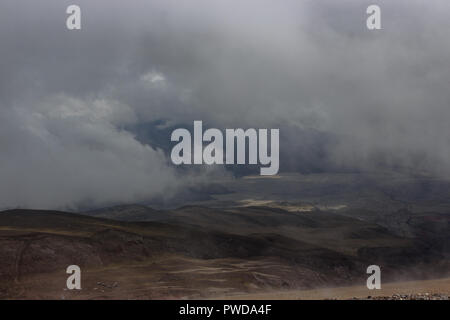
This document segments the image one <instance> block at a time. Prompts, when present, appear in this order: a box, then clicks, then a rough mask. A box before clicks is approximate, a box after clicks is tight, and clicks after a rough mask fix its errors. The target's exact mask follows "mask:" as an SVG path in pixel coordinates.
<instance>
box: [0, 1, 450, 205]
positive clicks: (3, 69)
mask: <svg viewBox="0 0 450 320" xmlns="http://www.w3.org/2000/svg"><path fill="white" fill-rule="evenodd" d="M377 2H378V4H379V5H380V6H381V8H382V27H383V30H380V31H368V30H367V29H366V27H365V18H366V15H365V10H366V7H367V6H368V5H369V4H372V2H368V1H356V0H355V1H350V0H347V1H331V0H327V1H300V0H285V1H269V0H267V1H266V0H247V1H237V0H236V1H207V0H189V1H175V0H155V1H143V0H142V1H139V0H131V1H126V2H124V1H106V0H104V1H85V0H83V1H77V4H78V5H80V6H81V8H82V30H80V31H68V30H66V29H65V19H66V14H65V10H66V8H67V6H68V5H69V4H72V2H71V1H50V0H42V1H38V2H37V1H31V0H30V1H25V0H4V1H2V4H1V10H0V41H1V46H0V108H1V109H0V121H1V126H0V133H1V134H0V148H1V157H0V179H1V181H2V184H1V189H0V207H15V206H23V207H42V208H63V207H77V206H80V205H84V204H86V203H91V204H93V205H102V204H106V203H111V202H133V201H143V200H145V199H148V198H149V197H153V196H158V195H166V196H167V195H170V194H173V193H176V192H177V188H182V187H183V186H185V185H186V184H188V185H189V184H192V183H195V182H196V181H197V180H196V179H200V180H202V179H204V178H202V175H198V174H196V178H193V177H192V176H191V175H187V174H186V175H185V174H181V176H180V173H179V172H176V171H175V170H174V168H173V166H172V165H171V164H170V162H169V161H168V159H167V157H166V156H165V155H164V153H163V152H162V151H161V150H159V149H158V148H152V147H151V146H149V145H146V144H144V143H143V142H142V141H141V140H140V139H138V138H137V137H135V136H134V135H133V134H132V133H131V132H130V131H128V130H126V129H125V128H130V127H133V126H139V125H140V124H145V123H148V122H152V121H155V120H158V119H165V120H167V121H169V122H170V123H171V124H175V125H176V124H177V123H180V124H181V123H182V124H185V123H190V122H191V121H192V120H203V121H205V122H207V123H208V124H210V125H211V126H217V127H228V128H237V127H255V128H258V127H262V128H280V129H281V130H280V132H281V136H282V140H281V141H280V142H281V146H280V148H281V150H280V152H281V157H282V158H281V159H280V162H281V163H282V167H281V170H300V171H305V172H308V171H309V170H310V169H311V168H310V166H315V168H314V170H316V169H317V170H338V169H339V168H345V169H374V168H392V167H394V168H402V169H405V170H412V171H416V172H417V171H420V172H428V173H431V174H434V175H436V176H440V177H442V176H445V177H448V176H450V164H449V162H448V159H449V158H450V147H449V144H450V134H449V133H450V132H449V131H450V130H449V128H448V119H450V93H449V90H448V86H449V84H450V71H449V70H450V68H449V67H450V58H449V57H450V42H449V41H448V34H449V32H450V21H449V20H448V16H449V13H450V3H449V2H448V1H446V0H431V1H424V0H422V1H417V0H415V1H406V0H404V1H377ZM283 128H285V131H284V132H286V133H283ZM168 143H169V141H168ZM283 164H284V167H283ZM317 166H319V167H320V168H316V167H317ZM217 171H219V172H220V169H218V170H217ZM206 174H214V172H213V173H210V172H208V173H206Z"/></svg>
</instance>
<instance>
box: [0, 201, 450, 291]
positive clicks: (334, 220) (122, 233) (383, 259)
mask: <svg viewBox="0 0 450 320" xmlns="http://www.w3.org/2000/svg"><path fill="white" fill-rule="evenodd" d="M289 208H290V209H289V210H288V209H283V204H279V205H277V206H265V207H258V206H251V205H248V204H246V205H245V206H241V207H234V208H231V207H230V208H224V209H214V208H206V207H200V206H186V207H181V208H178V209H173V210H154V209H151V208H148V207H145V206H137V205H136V206H120V207H114V208H106V209H102V210H97V211H93V212H88V213H85V214H84V215H81V214H73V213H67V212H57V211H39V210H9V211H4V212H1V213H0V278H1V279H2V281H1V283H0V298H2V299H172V298H173V299H209V298H215V297H232V298H237V297H244V298H245V297H249V298H259V297H261V298H266V297H270V298H283V299H284V298H286V299H297V298H298V299H301V298H314V299H315V298H318V299H323V298H352V297H364V296H368V295H370V293H367V289H365V281H366V277H367V275H366V273H365V270H366V268H367V266H368V265H371V264H378V265H380V266H381V268H382V279H383V283H391V284H389V285H386V287H384V288H386V289H383V290H385V291H381V292H380V294H381V293H382V294H386V295H390V294H394V293H397V292H396V290H395V286H396V284H395V283H394V282H393V281H397V282H396V283H399V282H398V281H405V280H407V279H436V278H443V277H445V276H448V271H449V270H450V268H449V260H448V251H447V250H448V247H447V246H446V244H447V243H448V236H449V232H448V217H449V216H448V215H444V214H439V213H436V214H431V213H430V214H425V215H424V214H420V215H414V216H409V217H408V219H409V220H410V222H409V224H408V225H409V229H408V230H407V231H408V234H409V235H408V236H405V235H404V232H403V231H405V229H404V227H402V230H403V231H402V232H399V231H398V229H397V228H391V229H389V228H386V227H384V226H382V224H380V223H374V222H373V221H363V220H361V219H359V218H357V217H354V215H355V214H354V212H350V211H348V212H346V213H345V214H340V213H339V214H338V213H337V212H335V211H325V210H320V209H314V210H297V211H296V210H293V209H292V205H289ZM403 214H407V213H403ZM108 215H110V216H109V217H110V218H112V219H109V218H108V219H107V218H105V217H107V216H108ZM113 219H115V220H113ZM127 220H147V221H141V222H136V221H127ZM369 220H370V219H369ZM411 221H413V222H411ZM443 224H444V226H443ZM417 230H419V231H417ZM418 232H420V237H419V236H417V233H418ZM74 264H75V265H79V266H80V267H81V270H82V290H79V291H77V290H75V291H70V290H67V289H66V279H67V277H68V275H67V274H66V273H65V270H66V268H67V266H69V265H74ZM442 281H443V282H442V283H445V284H446V285H445V286H444V287H443V288H442V291H445V292H441V293H443V294H445V293H447V294H448V289H449V286H448V279H447V280H445V281H444V280H442ZM437 283H439V282H437ZM346 286H356V289H355V290H356V291H355V290H350V291H349V289H342V288H341V289H332V290H331V289H320V290H325V291H320V290H319V291H310V290H313V289H314V290H318V288H330V287H346ZM400 287H401V286H399V288H400ZM354 288H355V287H354ZM387 288H392V290H390V291H389V290H388V291H386V290H387ZM431 289H432V288H431V287H430V288H429V289H427V290H426V291H427V292H432V290H431ZM305 290H309V291H305ZM358 290H359V291H358ZM418 290H420V291H418ZM411 291H412V292H409V293H408V294H411V293H420V292H422V291H423V290H422V289H421V288H420V286H417V287H414V286H413V287H411ZM321 292H322V293H321ZM323 292H328V293H330V292H331V293H332V294H331V295H330V294H323ZM345 292H347V293H345ZM358 292H359V293H358ZM260 294H261V295H262V296H257V295H260ZM267 294H269V295H267ZM372 294H373V293H372Z"/></svg>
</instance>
